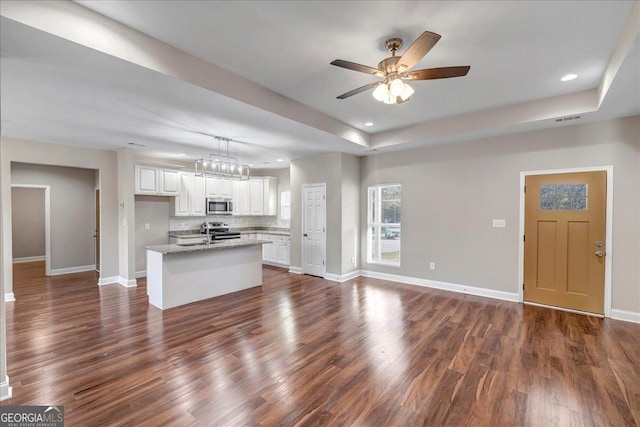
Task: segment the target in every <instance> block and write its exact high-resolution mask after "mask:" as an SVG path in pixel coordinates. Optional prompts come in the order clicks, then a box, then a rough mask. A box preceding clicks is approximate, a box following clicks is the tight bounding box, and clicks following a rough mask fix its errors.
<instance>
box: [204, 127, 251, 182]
mask: <svg viewBox="0 0 640 427" xmlns="http://www.w3.org/2000/svg"><path fill="white" fill-rule="evenodd" d="M215 138H216V139H217V140H218V153H217V154H215V153H210V154H209V158H208V159H205V158H202V159H198V160H196V162H195V173H196V176H212V177H218V178H225V179H229V180H234V181H246V180H248V179H249V165H247V164H242V163H239V162H238V161H237V160H236V158H235V157H231V156H229V142H230V141H231V139H229V138H222V137H220V136H216V137H215ZM221 141H224V142H225V143H226V144H227V147H226V154H223V153H222V151H221V149H220V142H221Z"/></svg>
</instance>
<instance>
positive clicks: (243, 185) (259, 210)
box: [232, 177, 278, 216]
mask: <svg viewBox="0 0 640 427" xmlns="http://www.w3.org/2000/svg"><path fill="white" fill-rule="evenodd" d="M232 193H233V202H234V205H233V214H234V215H261V216H262V215H277V214H278V178H274V177H253V178H251V179H249V180H248V181H233V187H232Z"/></svg>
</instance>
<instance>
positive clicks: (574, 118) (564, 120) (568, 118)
mask: <svg viewBox="0 0 640 427" xmlns="http://www.w3.org/2000/svg"><path fill="white" fill-rule="evenodd" d="M580 117H581V116H567V117H560V118H557V119H556V122H568V121H571V120H578V119H579V118H580Z"/></svg>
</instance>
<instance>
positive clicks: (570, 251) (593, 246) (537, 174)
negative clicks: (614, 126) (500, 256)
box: [519, 166, 613, 317]
mask: <svg viewBox="0 0 640 427" xmlns="http://www.w3.org/2000/svg"><path fill="white" fill-rule="evenodd" d="M612 175H613V167H612V166H602V167H593V168H577V169H561V170H548V171H531V172H522V173H521V174H520V183H521V193H520V236H521V239H520V248H519V249H520V250H519V277H520V283H521V287H520V291H519V300H520V301H521V302H524V303H526V304H534V305H544V306H549V307H555V308H558V309H561V310H568V311H576V312H580V313H585V314H596V315H601V316H602V315H604V316H606V317H610V316H611V265H612V255H613V251H612V249H611V248H612V234H613V228H612V213H613V191H612V190H613V181H612V178H613V177H612Z"/></svg>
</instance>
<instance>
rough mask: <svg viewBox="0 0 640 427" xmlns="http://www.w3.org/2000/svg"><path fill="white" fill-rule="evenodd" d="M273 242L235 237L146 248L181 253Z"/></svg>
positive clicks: (161, 251) (147, 247)
mask: <svg viewBox="0 0 640 427" xmlns="http://www.w3.org/2000/svg"><path fill="white" fill-rule="evenodd" d="M268 243H271V242H270V241H268V240H257V239H233V240H222V241H218V242H215V243H211V244H206V243H201V244H197V245H188V246H181V245H176V244H169V245H154V246H145V249H148V250H150V251H155V252H160V253H162V254H165V255H167V254H180V253H189V252H200V251H213V250H222V249H229V248H241V247H244V246H256V245H264V244H268Z"/></svg>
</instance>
